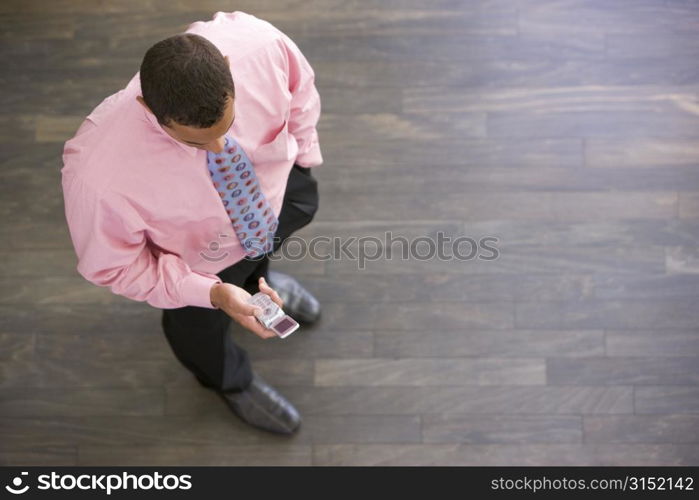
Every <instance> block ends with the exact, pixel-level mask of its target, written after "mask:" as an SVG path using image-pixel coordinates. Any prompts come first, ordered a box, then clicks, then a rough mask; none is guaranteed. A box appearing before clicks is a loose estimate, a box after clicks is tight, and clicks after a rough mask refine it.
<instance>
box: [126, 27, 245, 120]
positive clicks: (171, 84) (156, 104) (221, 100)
mask: <svg viewBox="0 0 699 500" xmlns="http://www.w3.org/2000/svg"><path fill="white" fill-rule="evenodd" d="M140 78H141V92H142V94H143V100H144V101H146V104H147V105H148V107H149V108H150V109H151V111H152V112H153V114H154V115H155V117H156V118H157V119H158V123H160V124H161V125H168V124H169V123H170V121H174V122H176V123H179V124H180V125H187V126H191V127H197V128H209V127H211V126H212V125H213V124H215V123H216V122H218V121H219V120H220V119H221V118H222V117H223V112H224V109H225V103H226V98H227V96H231V97H235V87H234V85H233V77H232V76H231V71H230V68H229V67H228V64H226V60H225V59H224V58H223V54H221V51H219V50H218V48H217V47H216V46H215V45H214V44H213V43H211V42H210V41H209V40H207V39H206V38H204V37H203V36H200V35H195V34H193V33H180V34H178V35H175V36H171V37H170V38H166V39H165V40H161V41H160V42H158V43H156V44H155V45H153V46H152V47H151V48H150V49H148V51H147V52H146V55H145V56H143V62H142V63H141V72H140Z"/></svg>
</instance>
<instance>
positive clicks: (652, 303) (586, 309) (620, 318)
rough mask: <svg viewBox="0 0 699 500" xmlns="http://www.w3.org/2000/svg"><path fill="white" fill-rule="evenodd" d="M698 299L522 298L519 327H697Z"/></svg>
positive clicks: (516, 308) (519, 308)
mask: <svg viewBox="0 0 699 500" xmlns="http://www.w3.org/2000/svg"><path fill="white" fill-rule="evenodd" d="M695 305H696V304H695V300H694V299H688V298H685V297H676V298H674V299H673V300H651V299H649V300H641V299H638V300H602V299H590V300H584V301H559V302H553V301H550V302H519V303H516V304H515V316H516V320H515V324H516V326H517V328H554V329H560V328H583V329H587V328H592V329H595V328H609V329H631V328H644V329H650V328H694V327H696V325H697V322H698V321H699V316H698V315H699V312H697V309H696V307H695Z"/></svg>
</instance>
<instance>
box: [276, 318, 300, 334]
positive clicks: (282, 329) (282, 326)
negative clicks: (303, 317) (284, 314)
mask: <svg viewBox="0 0 699 500" xmlns="http://www.w3.org/2000/svg"><path fill="white" fill-rule="evenodd" d="M294 326H296V323H294V322H293V321H291V320H290V319H289V318H284V319H283V320H281V321H280V322H279V323H277V324H276V325H274V329H275V330H277V331H278V332H279V335H284V334H285V333H286V332H287V331H289V330H290V329H291V328H293V327H294Z"/></svg>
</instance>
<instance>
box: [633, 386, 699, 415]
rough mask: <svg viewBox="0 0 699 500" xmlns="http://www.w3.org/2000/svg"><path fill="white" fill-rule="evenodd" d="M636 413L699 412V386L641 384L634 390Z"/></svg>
mask: <svg viewBox="0 0 699 500" xmlns="http://www.w3.org/2000/svg"><path fill="white" fill-rule="evenodd" d="M634 406H635V412H636V413H640V414H643V413H699V387H697V386H696V385H687V386H668V385H665V386H639V387H637V388H636V389H635V391H634Z"/></svg>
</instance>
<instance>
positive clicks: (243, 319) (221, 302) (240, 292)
mask: <svg viewBox="0 0 699 500" xmlns="http://www.w3.org/2000/svg"><path fill="white" fill-rule="evenodd" d="M259 285H260V291H261V292H262V293H266V294H267V295H269V297H270V298H271V299H272V300H273V301H274V302H275V303H276V304H277V305H278V306H279V307H282V306H283V305H284V302H283V301H282V299H281V298H280V297H279V294H278V293H277V292H275V291H274V290H273V289H272V288H271V287H270V286H269V285H268V284H267V282H266V281H265V279H264V278H262V277H260V279H259ZM210 297H211V304H213V305H214V306H216V307H218V308H219V309H221V310H222V311H223V312H225V313H226V314H228V315H229V316H230V317H231V318H233V319H234V320H235V321H237V322H238V323H239V324H240V325H241V326H243V327H244V328H247V329H248V330H250V331H251V332H253V333H254V334H255V335H257V336H259V337H261V338H263V339H268V338H272V337H276V336H277V334H276V333H274V332H273V331H272V330H269V329H267V328H265V327H264V326H262V324H261V323H260V322H259V321H257V319H256V318H255V315H256V312H260V313H261V312H262V311H261V310H260V308H259V307H255V306H253V305H252V304H248V299H249V298H250V297H251V295H250V294H249V293H248V292H247V291H246V290H244V289H243V288H240V287H239V286H235V285H231V284H230V283H216V284H214V285H213V286H212V287H211V293H210Z"/></svg>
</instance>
